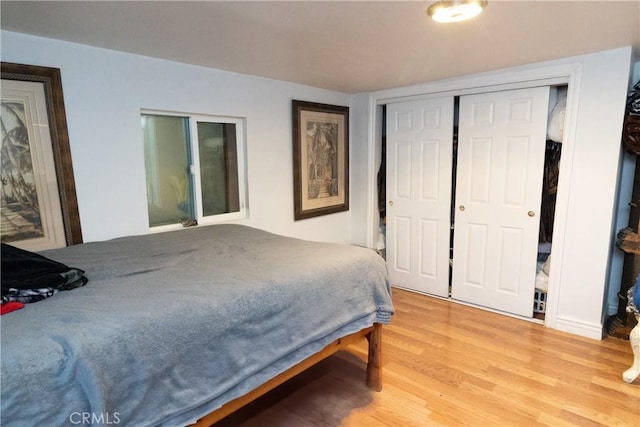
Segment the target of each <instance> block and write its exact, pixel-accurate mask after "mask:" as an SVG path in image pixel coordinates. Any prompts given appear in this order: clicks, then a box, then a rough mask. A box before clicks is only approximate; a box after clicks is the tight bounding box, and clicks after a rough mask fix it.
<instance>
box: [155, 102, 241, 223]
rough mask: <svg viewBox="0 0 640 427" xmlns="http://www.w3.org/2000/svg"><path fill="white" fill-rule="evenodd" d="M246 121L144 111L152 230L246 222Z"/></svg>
mask: <svg viewBox="0 0 640 427" xmlns="http://www.w3.org/2000/svg"><path fill="white" fill-rule="evenodd" d="M243 130H244V121H243V120H242V119H238V118H230V117H212V116H194V115H173V114H167V113H154V112H143V113H142V132H143V138H144V161H145V169H146V177H147V206H148V210H149V226H150V227H152V228H159V229H171V228H176V227H177V226H180V224H183V225H186V224H190V223H192V220H196V221H197V222H198V223H199V224H206V223H212V222H216V221H219V220H226V219H235V218H244V217H246V216H247V212H246V200H245V198H246V196H245V194H246V190H245V188H246V185H245V180H244V176H245V173H244V161H243V159H244V154H243V153H244V133H243Z"/></svg>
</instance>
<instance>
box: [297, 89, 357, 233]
mask: <svg viewBox="0 0 640 427" xmlns="http://www.w3.org/2000/svg"><path fill="white" fill-rule="evenodd" d="M292 107H293V177H294V179H293V191H294V219H295V220H296V221H298V220H301V219H307V218H313V217H317V216H320V215H327V214H332V213H336V212H343V211H348V210H349V107H343V106H337V105H328V104H319V103H315V102H307V101H299V100H293V101H292Z"/></svg>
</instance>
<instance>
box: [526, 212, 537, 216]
mask: <svg viewBox="0 0 640 427" xmlns="http://www.w3.org/2000/svg"><path fill="white" fill-rule="evenodd" d="M527 215H529V216H532V217H533V216H536V213H535V212H534V211H529V212H527Z"/></svg>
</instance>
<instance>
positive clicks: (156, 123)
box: [142, 114, 195, 227]
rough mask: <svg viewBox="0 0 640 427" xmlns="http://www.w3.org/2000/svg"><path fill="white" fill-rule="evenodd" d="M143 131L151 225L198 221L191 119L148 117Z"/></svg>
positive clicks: (145, 116) (145, 119)
mask: <svg viewBox="0 0 640 427" xmlns="http://www.w3.org/2000/svg"><path fill="white" fill-rule="evenodd" d="M142 129H143V135H144V160H145V168H146V175H147V204H148V208H149V226H151V227H155V226H159V225H166V224H175V223H180V222H182V221H185V220H188V219H191V218H194V217H195V214H194V209H193V205H194V203H193V198H192V193H193V191H192V185H191V179H190V176H189V175H190V174H189V166H188V165H190V164H191V162H190V159H189V157H190V153H189V126H188V119H187V118H185V117H174V116H159V115H146V114H145V115H143V116H142Z"/></svg>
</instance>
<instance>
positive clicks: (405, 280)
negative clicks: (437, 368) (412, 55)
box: [385, 86, 566, 317]
mask: <svg viewBox="0 0 640 427" xmlns="http://www.w3.org/2000/svg"><path fill="white" fill-rule="evenodd" d="M564 94H565V99H566V90H565V92H564ZM550 98H551V99H550ZM557 104H558V89H557V88H555V87H554V88H550V87H549V86H544V87H534V88H527V89H517V90H509V91H495V92H487V93H478V94H469V95H462V96H459V97H458V96H444V97H438V98H426V99H421V100H416V101H402V102H397V103H390V104H388V105H387V106H386V128H385V132H386V144H387V146H386V170H387V173H386V176H387V179H386V200H387V206H386V255H387V265H388V270H389V276H390V280H391V282H392V283H393V284H394V285H396V286H400V287H404V288H407V289H411V290H415V291H418V292H423V293H428V294H432V295H436V296H440V297H451V298H452V299H455V300H459V301H462V302H466V303H471V304H474V305H479V306H483V307H487V308H491V309H495V310H499V311H503V312H508V313H512V314H517V315H520V316H525V317H533V315H534V309H535V311H537V312H538V313H543V312H544V299H545V298H546V288H545V289H541V287H544V286H546V282H545V283H543V282H544V277H543V274H548V270H546V269H545V268H544V267H546V265H548V263H546V264H545V261H546V260H547V258H548V254H549V253H550V252H551V250H550V247H551V240H552V230H553V215H554V206H553V201H554V199H553V194H554V193H553V191H554V189H555V188H557V167H558V160H559V153H560V150H559V143H554V141H553V140H550V139H549V135H548V132H549V130H550V127H549V124H550V123H551V121H552V120H556V117H558V118H560V116H561V114H556V115H555V116H554V115H553V111H554V109H555V107H556V106H557ZM551 107H553V108H551ZM558 111H560V110H558ZM562 113H564V110H563V111H562ZM558 129H559V133H560V141H561V136H562V123H561V124H560V125H559V127H558ZM556 139H557V138H556ZM554 174H555V175H554ZM554 176H555V181H554V179H553V178H554ZM544 271H546V272H544ZM547 277H548V276H547ZM537 287H538V289H536V288H537ZM534 300H535V303H536V304H535V306H534Z"/></svg>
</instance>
